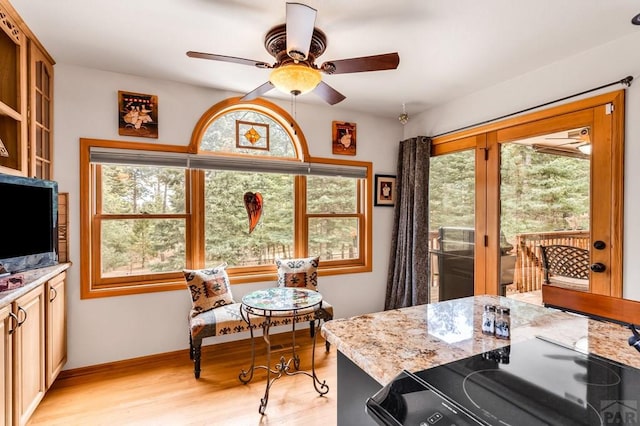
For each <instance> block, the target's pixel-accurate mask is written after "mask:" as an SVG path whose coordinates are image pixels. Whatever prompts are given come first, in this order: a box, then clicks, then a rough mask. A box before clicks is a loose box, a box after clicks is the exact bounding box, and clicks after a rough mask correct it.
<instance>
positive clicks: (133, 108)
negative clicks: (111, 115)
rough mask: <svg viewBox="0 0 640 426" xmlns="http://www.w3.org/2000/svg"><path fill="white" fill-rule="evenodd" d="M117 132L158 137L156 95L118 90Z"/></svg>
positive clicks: (123, 134) (144, 136) (124, 134)
mask: <svg viewBox="0 0 640 426" xmlns="http://www.w3.org/2000/svg"><path fill="white" fill-rule="evenodd" d="M118 134H119V135H120V136H138V137H142V138H155V139H157V138H158V97H157V96H155V95H145V94H142V93H132V92H123V91H121V90H119V91H118Z"/></svg>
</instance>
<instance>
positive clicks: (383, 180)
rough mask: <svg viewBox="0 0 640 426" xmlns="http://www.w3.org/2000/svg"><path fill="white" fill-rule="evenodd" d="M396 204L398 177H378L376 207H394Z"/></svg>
mask: <svg viewBox="0 0 640 426" xmlns="http://www.w3.org/2000/svg"><path fill="white" fill-rule="evenodd" d="M395 204H396V177H395V176H393V175H376V176H375V197H374V205H376V206H389V207H392V206H394V205H395Z"/></svg>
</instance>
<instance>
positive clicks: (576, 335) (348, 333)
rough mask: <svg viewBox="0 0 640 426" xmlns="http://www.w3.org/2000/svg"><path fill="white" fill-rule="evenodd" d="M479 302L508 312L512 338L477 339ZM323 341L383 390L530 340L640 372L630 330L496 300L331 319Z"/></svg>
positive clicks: (486, 298)
mask: <svg viewBox="0 0 640 426" xmlns="http://www.w3.org/2000/svg"><path fill="white" fill-rule="evenodd" d="M485 304H492V305H502V306H506V307H509V308H510V309H511V339H510V340H502V339H497V338H495V337H493V336H486V335H484V334H482V331H481V318H482V311H483V309H484V305H485ZM322 335H323V336H324V338H325V339H327V341H329V342H330V343H331V344H332V345H334V347H336V348H337V350H339V351H340V352H342V353H343V354H344V355H345V356H347V357H348V358H349V359H350V360H351V361H353V362H354V363H355V364H356V365H357V366H359V367H360V368H361V369H362V370H364V371H365V372H366V373H367V374H369V375H370V376H371V377H373V378H374V379H375V380H376V381H378V382H379V383H380V384H382V385H385V384H387V383H388V382H390V381H391V380H392V379H393V378H395V377H396V376H397V375H398V374H399V373H400V372H401V371H402V370H408V371H412V372H416V371H420V370H424V369H426V368H431V367H435V366H437V365H440V364H445V363H447V362H451V361H455V360H458V359H462V358H466V357H469V356H472V355H475V354H479V353H482V352H486V351H489V350H492V349H497V348H499V347H502V346H506V345H509V344H511V343H516V342H521V341H524V340H529V339H533V338H536V336H540V337H543V338H546V339H549V340H551V341H554V342H557V343H560V344H562V345H565V346H569V347H571V348H574V349H576V350H578V351H581V352H585V353H586V352H590V353H593V354H596V355H600V356H603V357H606V358H609V359H613V360H615V361H618V362H621V363H623V364H627V365H631V366H633V367H636V368H640V353H638V352H637V351H636V350H635V349H633V348H631V347H630V346H629V345H628V344H627V339H628V337H629V336H630V335H631V332H630V330H629V329H628V328H626V327H624V326H622V325H619V324H615V323H610V322H604V321H596V320H592V319H588V318H586V317H583V316H580V315H575V314H571V313H567V312H561V311H558V310H555V309H549V308H544V307H541V306H538V305H534V304H530V303H526V302H520V301H517V300H513V299H510V298H506V297H501V296H486V295H485V296H472V297H465V298H461V299H455V300H449V301H445V302H439V303H433V304H428V305H420V306H413V307H409V308H403V309H395V310H390V311H384V312H378V313H372V314H365V315H360V316H356V317H352V318H345V319H335V320H332V321H328V322H326V323H325V324H323V326H322Z"/></svg>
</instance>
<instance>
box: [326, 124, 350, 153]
mask: <svg viewBox="0 0 640 426" xmlns="http://www.w3.org/2000/svg"><path fill="white" fill-rule="evenodd" d="M332 128H333V129H332V130H333V132H332V133H331V134H332V135H333V143H332V145H333V153H334V154H339V155H356V124H355V123H347V122H344V121H334V122H333V123H332Z"/></svg>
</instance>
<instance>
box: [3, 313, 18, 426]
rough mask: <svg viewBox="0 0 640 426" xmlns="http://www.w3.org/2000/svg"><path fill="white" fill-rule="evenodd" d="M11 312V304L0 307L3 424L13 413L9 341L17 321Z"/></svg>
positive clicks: (8, 420)
mask: <svg viewBox="0 0 640 426" xmlns="http://www.w3.org/2000/svg"><path fill="white" fill-rule="evenodd" d="M11 314H12V313H11V305H9V306H5V307H4V308H2V309H0V334H1V335H2V340H1V341H0V376H1V378H2V382H1V383H3V385H2V387H0V404H2V405H1V406H0V420H1V421H2V424H4V425H10V424H11V422H12V415H13V413H12V410H13V408H12V404H13V398H12V393H13V388H12V385H13V379H12V377H11V375H12V373H11V372H12V368H13V355H12V353H11V352H12V349H13V344H12V343H11V342H12V334H13V327H14V326H16V324H17V322H16V321H15V320H14V318H15V317H12V316H11Z"/></svg>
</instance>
